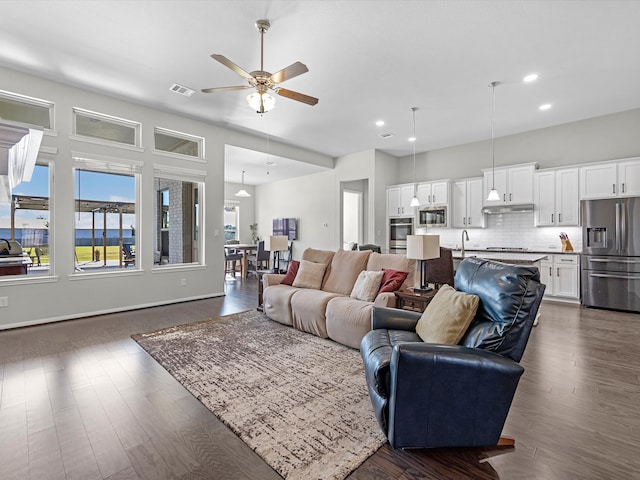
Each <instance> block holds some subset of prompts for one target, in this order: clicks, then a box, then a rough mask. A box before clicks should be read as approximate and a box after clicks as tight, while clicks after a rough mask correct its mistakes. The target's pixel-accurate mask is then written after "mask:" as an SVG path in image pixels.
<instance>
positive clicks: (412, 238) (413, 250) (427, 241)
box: [407, 235, 440, 260]
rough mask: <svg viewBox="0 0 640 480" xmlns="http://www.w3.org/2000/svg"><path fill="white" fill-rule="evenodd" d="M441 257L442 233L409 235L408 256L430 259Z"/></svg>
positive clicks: (417, 258)
mask: <svg viewBox="0 0 640 480" xmlns="http://www.w3.org/2000/svg"><path fill="white" fill-rule="evenodd" d="M439 257H440V235H407V258H411V259H415V260H429V259H430V258H439Z"/></svg>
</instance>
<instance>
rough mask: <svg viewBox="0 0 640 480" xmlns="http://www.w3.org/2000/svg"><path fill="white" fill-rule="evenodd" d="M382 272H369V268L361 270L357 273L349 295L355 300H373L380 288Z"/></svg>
mask: <svg viewBox="0 0 640 480" xmlns="http://www.w3.org/2000/svg"><path fill="white" fill-rule="evenodd" d="M383 275H384V273H383V272H371V271H369V270H363V271H362V272H360V274H359V275H358V278H357V279H356V283H355V285H354V286H353V289H352V290H351V294H350V295H349V296H350V297H351V298H354V299H356V300H363V301H365V302H373V300H374V299H375V298H376V295H377V294H378V290H379V289H380V282H381V281H382V276H383Z"/></svg>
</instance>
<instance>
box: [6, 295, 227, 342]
mask: <svg viewBox="0 0 640 480" xmlns="http://www.w3.org/2000/svg"><path fill="white" fill-rule="evenodd" d="M224 295H225V294H224V292H214V293H207V294H203V295H195V296H192V297H185V298H178V299H172V300H160V301H158V302H149V303H142V304H138V305H127V306H124V307H116V308H107V309H103V310H96V311H93V312H84V313H78V314H75V315H62V316H59V317H53V318H43V319H40V320H33V321H27V322H16V323H10V324H8V325H6V324H4V325H2V324H0V330H9V329H11V328H18V327H28V326H32V325H42V324H46V323H54V322H60V321H63V320H73V319H76V318H89V317H94V316H97V315H106V314H109V313H119V312H128V311H131V310H141V309H143V308H149V307H159V306H162V305H173V304H175V303H183V302H192V301H194V300H204V299H206V298H215V297H224ZM131 341H133V340H131Z"/></svg>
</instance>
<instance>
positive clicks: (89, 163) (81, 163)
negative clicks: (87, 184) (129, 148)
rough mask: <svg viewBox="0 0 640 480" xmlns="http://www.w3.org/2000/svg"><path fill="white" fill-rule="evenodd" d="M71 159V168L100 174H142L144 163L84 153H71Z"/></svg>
mask: <svg viewBox="0 0 640 480" xmlns="http://www.w3.org/2000/svg"><path fill="white" fill-rule="evenodd" d="M71 158H72V159H73V168H74V169H77V168H81V167H84V169H88V170H94V171H98V172H102V173H128V174H132V175H133V174H137V173H142V167H143V166H144V162H143V161H141V160H132V159H130V158H120V157H109V156H106V155H96V154H93V153H85V152H76V151H72V152H71Z"/></svg>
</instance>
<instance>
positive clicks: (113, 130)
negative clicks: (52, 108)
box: [73, 108, 141, 147]
mask: <svg viewBox="0 0 640 480" xmlns="http://www.w3.org/2000/svg"><path fill="white" fill-rule="evenodd" d="M73 120H74V121H73V128H74V133H75V134H76V135H81V136H83V137H89V138H94V139H98V140H103V141H107V142H113V143H120V144H124V145H131V146H134V147H139V146H140V143H141V139H140V123H139V122H134V121H132V120H125V119H123V118H117V117H112V116H110V115H105V114H102V113H97V112H91V111H89V110H83V109H81V108H74V109H73Z"/></svg>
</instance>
